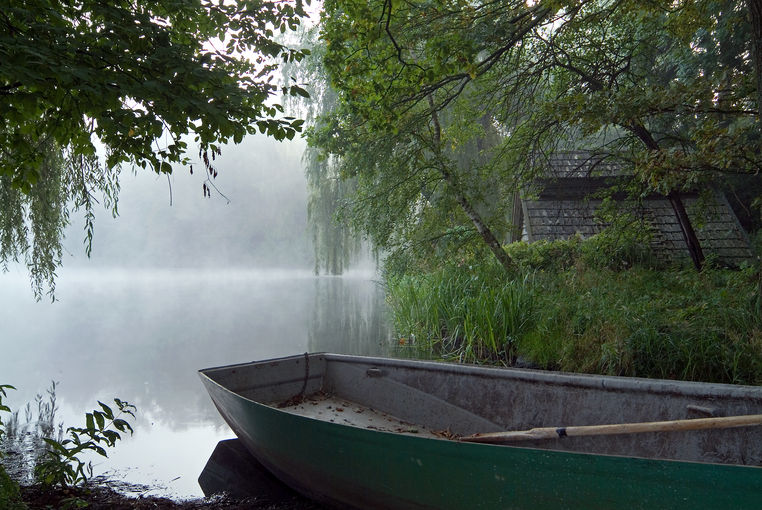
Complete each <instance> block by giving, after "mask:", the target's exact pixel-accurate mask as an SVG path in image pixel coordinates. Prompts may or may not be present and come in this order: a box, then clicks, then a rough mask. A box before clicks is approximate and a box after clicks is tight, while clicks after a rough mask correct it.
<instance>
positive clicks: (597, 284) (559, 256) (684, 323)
mask: <svg viewBox="0 0 762 510" xmlns="http://www.w3.org/2000/svg"><path fill="white" fill-rule="evenodd" d="M574 243H577V245H576V246H575V245H574ZM548 244H549V245H551V244H553V243H548ZM569 244H572V246H571V247H570V246H569ZM549 245H546V246H540V247H538V248H537V249H536V250H535V249H534V248H531V247H527V245H523V246H519V247H518V250H517V252H518V255H517V254H516V252H514V253H512V255H513V256H514V260H517V261H519V262H520V264H519V265H520V269H519V270H517V271H516V272H515V273H514V274H506V273H505V272H504V271H502V269H501V268H499V267H498V266H496V265H495V264H492V263H491V262H481V263H473V262H472V263H470V264H460V265H446V266H444V267H442V268H441V269H438V270H435V271H431V272H427V273H421V274H412V275H411V274H408V275H405V276H400V277H387V284H388V290H387V299H388V301H389V305H390V309H391V313H392V318H393V322H394V326H395V330H396V331H397V334H398V335H399V341H400V344H401V345H402V346H403V348H404V349H408V350H410V349H412V350H415V351H416V355H425V356H430V357H436V358H441V359H447V360H457V361H463V362H475V363H495V364H503V365H516V364H518V365H521V366H531V367H536V368H543V369H551V370H563V371H571V372H587V373H598V374H609V375H626V376H635V377H655V378H668V379H681V380H697V381H713V382H727V383H737V384H760V383H762V313H761V308H762V307H761V306H760V295H759V288H760V285H762V283H761V282H760V278H762V276H760V273H759V270H758V269H756V268H754V267H747V268H745V269H741V270H729V269H718V268H707V269H705V270H704V271H702V272H700V273H699V272H696V271H695V270H692V269H690V268H680V267H669V268H665V267H651V266H649V265H648V264H642V263H640V262H642V261H640V262H636V263H630V262H627V261H624V262H623V263H616V264H611V263H610V260H607V263H606V264H602V265H598V264H595V263H593V262H591V260H590V258H585V257H584V253H585V251H584V250H585V247H584V243H582V244H580V242H579V241H578V240H577V241H572V242H571V243H568V242H567V243H566V245H564V244H563V243H557V245H556V246H549ZM533 250H535V251H533ZM538 251H540V252H541V253H539V254H538ZM620 262H621V261H620Z"/></svg>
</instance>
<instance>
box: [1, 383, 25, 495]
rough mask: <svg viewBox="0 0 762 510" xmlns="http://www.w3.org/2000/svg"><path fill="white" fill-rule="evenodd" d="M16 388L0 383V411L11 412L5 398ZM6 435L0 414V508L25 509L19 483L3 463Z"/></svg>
mask: <svg viewBox="0 0 762 510" xmlns="http://www.w3.org/2000/svg"><path fill="white" fill-rule="evenodd" d="M13 389H15V388H14V387H13V386H11V385H10V384H0V413H4V412H5V413H9V412H10V411H11V410H10V408H9V407H8V406H7V405H5V404H3V398H4V397H6V396H7V390H13ZM4 435H5V423H4V422H3V419H2V414H0V508H3V509H7V510H23V509H25V508H26V505H24V503H23V502H22V501H21V495H20V494H19V486H18V484H17V483H16V482H15V481H13V480H11V478H10V477H9V476H8V473H6V471H5V467H3V464H2V456H3V450H2V443H3V436H4Z"/></svg>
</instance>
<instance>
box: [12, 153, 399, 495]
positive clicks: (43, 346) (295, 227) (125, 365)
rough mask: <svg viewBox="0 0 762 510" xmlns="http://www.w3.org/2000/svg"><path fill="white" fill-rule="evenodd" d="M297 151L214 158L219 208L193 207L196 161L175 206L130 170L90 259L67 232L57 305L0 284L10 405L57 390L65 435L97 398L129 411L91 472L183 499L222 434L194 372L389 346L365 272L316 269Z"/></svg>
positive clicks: (177, 185)
mask: <svg viewBox="0 0 762 510" xmlns="http://www.w3.org/2000/svg"><path fill="white" fill-rule="evenodd" d="M301 151H302V146H301V143H294V144H290V145H287V144H277V143H275V142H272V141H270V140H264V139H256V138H255V139H252V140H248V141H245V142H244V144H243V145H242V146H238V147H232V148H228V149H224V150H223V156H222V158H218V161H217V163H218V164H219V176H218V178H217V179H216V180H215V181H214V183H215V185H216V186H218V187H219V189H220V190H221V191H222V192H223V193H224V194H225V195H226V196H227V197H228V198H229V199H230V203H227V201H226V200H225V199H224V198H222V197H219V196H215V195H214V193H213V196H212V198H211V199H209V198H206V199H205V198H203V197H202V191H201V189H202V182H203V178H201V177H200V176H199V175H198V174H199V172H200V171H201V168H200V166H199V167H196V166H195V165H194V175H190V173H189V172H188V170H187V169H175V175H174V176H173V177H172V180H171V183H172V185H171V189H172V206H171V207H170V205H169V186H168V184H167V180H166V177H158V178H157V177H156V176H154V175H150V174H147V173H145V172H143V173H141V174H139V175H137V176H133V175H131V174H130V173H129V172H125V174H124V176H123V178H122V193H121V196H120V201H119V211H120V217H119V218H117V219H116V220H113V219H111V218H110V216H109V215H108V214H107V213H106V212H102V213H101V214H99V215H98V217H97V218H96V230H95V240H94V245H93V257H92V260H87V259H86V257H85V256H84V254H83V253H84V249H83V247H82V245H81V240H82V238H83V237H84V233H83V231H82V223H81V221H79V220H77V221H75V223H74V224H73V225H72V226H71V228H70V230H69V233H68V237H67V243H66V246H67V254H66V255H65V260H64V267H63V268H62V269H61V270H60V271H59V278H58V285H57V288H56V298H57V301H56V302H55V303H50V302H49V301H47V300H45V299H43V301H41V302H35V301H34V298H33V295H32V292H31V290H30V287H29V279H28V276H27V274H26V272H25V271H24V270H23V269H20V268H14V270H13V271H11V272H10V273H8V274H4V275H0V320H1V322H2V325H0V353H2V357H0V384H13V385H14V386H16V387H17V388H18V390H17V391H11V392H10V394H9V397H10V398H9V400H8V403H9V404H10V405H11V406H12V407H13V408H15V409H19V408H21V407H23V406H24V405H25V404H26V403H27V402H33V400H34V396H35V394H36V393H44V391H45V389H46V388H47V387H48V386H49V383H50V381H51V380H55V381H57V382H58V383H59V385H58V390H57V394H58V395H57V396H58V404H59V406H60V411H59V417H60V419H61V420H63V421H64V424H65V425H66V426H71V425H74V426H80V425H81V424H82V423H81V422H82V421H83V416H84V413H85V412H86V411H90V410H91V409H92V408H93V407H94V406H96V405H97V402H96V401H97V400H102V401H104V402H108V401H111V399H113V398H114V397H118V398H121V399H123V400H127V401H129V402H130V403H133V404H135V405H136V406H137V408H138V417H137V423H136V427H135V434H134V436H133V437H131V438H128V439H126V440H125V441H124V442H123V443H122V444H119V445H118V446H117V448H116V449H115V450H114V451H113V453H112V454H111V455H110V457H111V458H110V459H109V460H107V461H105V463H103V462H102V463H100V464H99V465H98V466H96V470H100V471H103V470H113V472H112V474H113V475H114V476H115V477H117V478H122V479H124V480H126V481H128V482H134V483H149V484H153V485H155V486H156V488H154V489H153V491H152V492H151V493H153V494H157V493H158V494H166V495H174V496H180V497H192V496H199V495H201V492H200V489H199V488H198V485H197V483H196V478H197V477H198V475H199V474H200V472H201V469H202V468H203V466H204V464H205V462H206V460H207V458H208V456H209V455H210V454H211V451H212V450H213V449H214V446H215V445H216V443H217V441H219V440H220V439H225V438H229V437H232V432H230V431H229V429H228V428H227V426H226V425H225V424H224V423H223V422H222V420H221V418H220V417H219V415H218V413H217V411H216V410H215V409H214V407H213V405H212V404H211V401H210V400H209V397H208V396H207V394H206V392H205V391H204V389H203V387H202V385H201V383H200V380H199V378H198V375H197V373H196V372H197V370H198V369H201V368H206V367H210V366H218V365H225V364H231V363H241V362H245V361H251V360H255V359H265V358H270V357H277V356H286V355H291V354H300V353H303V352H305V351H313V352H314V351H332V352H342V353H351V354H383V353H387V352H389V345H390V344H389V337H390V332H389V327H388V324H387V321H386V316H385V309H384V296H383V291H382V289H381V287H380V286H379V285H378V284H377V283H376V282H375V281H374V278H376V276H375V274H374V273H373V272H372V271H355V272H350V274H348V275H346V276H344V277H316V276H314V275H313V274H312V272H311V268H312V266H313V261H312V247H311V246H310V244H309V242H308V236H306V189H305V188H306V184H305V181H304V177H303V175H302V173H301V167H300V158H301ZM75 219H76V217H75ZM22 416H23V412H22Z"/></svg>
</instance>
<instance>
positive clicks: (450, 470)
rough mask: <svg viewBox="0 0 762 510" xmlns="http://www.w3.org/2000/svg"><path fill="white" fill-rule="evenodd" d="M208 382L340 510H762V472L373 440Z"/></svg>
mask: <svg viewBox="0 0 762 510" xmlns="http://www.w3.org/2000/svg"><path fill="white" fill-rule="evenodd" d="M202 379H204V383H205V385H206V386H207V390H208V391H209V393H210V396H211V397H212V400H213V401H214V403H215V405H216V406H217V408H218V409H219V410H220V412H221V414H222V415H223V417H225V419H226V421H227V422H228V423H229V425H230V426H231V428H232V429H233V430H234V431H235V433H236V434H237V435H238V437H239V438H240V439H241V440H242V441H243V443H244V444H245V445H246V446H247V448H248V449H249V450H250V451H251V453H252V454H253V455H254V456H255V457H256V458H257V459H258V460H259V461H260V462H261V463H262V464H264V465H265V466H266V467H267V468H268V469H270V470H271V471H272V472H273V473H274V474H275V475H276V476H278V477H279V478H281V479H282V480H283V481H285V482H286V483H288V484H289V485H291V486H292V487H294V488H295V489H297V490H299V491H300V492H302V493H304V494H305V495H307V496H309V497H312V498H315V499H318V500H322V501H327V502H331V503H334V504H337V505H338V506H346V507H353V508H362V509H372V508H390V509H392V508H393V509H424V508H427V509H441V510H444V509H532V510H542V509H547V510H558V509H580V510H582V509H584V510H594V509H625V508H626V509H649V510H654V509H684V508H690V509H736V508H737V509H754V508H762V470H761V469H760V468H759V467H755V466H739V465H727V464H711V463H700V462H685V461H672V460H655V459H646V458H633V457H626V456H613V455H600V454H588V453H576V452H564V451H554V450H544V449H537V448H524V447H513V446H495V445H485V444H474V443H465V442H457V441H451V440H446V439H431V438H425V437H416V436H415V435H403V434H395V433H391V432H384V431H378V430H368V429H364V428H359V427H354V426H347V425H342V424H339V423H331V422H325V421H320V420H315V419H311V418H306V417H303V416H297V415H294V414H292V413H289V412H286V411H283V410H280V409H277V408H275V407H270V406H268V405H263V404H261V403H258V402H255V401H253V400H251V399H249V398H245V397H244V396H242V395H240V394H238V393H236V392H235V391H231V390H229V389H227V388H225V387H223V386H222V385H220V384H218V383H217V382H215V381H214V380H213V379H211V378H208V377H204V376H203V372H202ZM295 383H298V381H296V382H295ZM297 385H298V384H297Z"/></svg>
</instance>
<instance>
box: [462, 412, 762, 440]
mask: <svg viewBox="0 0 762 510" xmlns="http://www.w3.org/2000/svg"><path fill="white" fill-rule="evenodd" d="M752 425H762V414H747V415H741V416H723V417H719V418H697V419H691V420H670V421H650V422H642V423H615V424H610V425H582V426H572V427H541V428H534V429H530V430H517V431H510V432H489V433H485V434H474V435H472V436H465V437H461V438H460V440H461V441H468V442H471V443H510V442H513V441H528V440H533V439H556V438H562V437H567V436H568V437H572V436H605V435H612V434H640V433H643V432H670V431H680V430H708V429H727V428H733V427H750V426H752Z"/></svg>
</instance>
